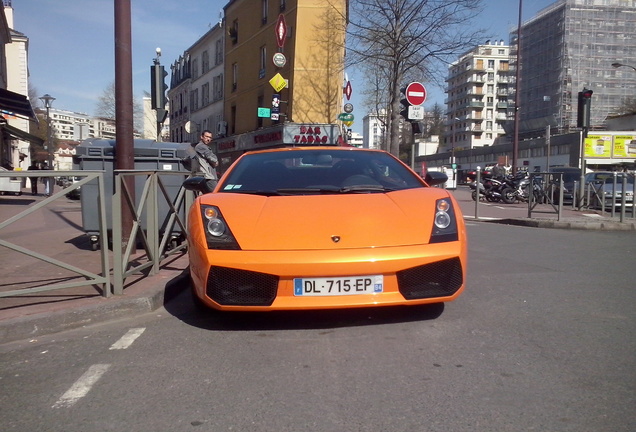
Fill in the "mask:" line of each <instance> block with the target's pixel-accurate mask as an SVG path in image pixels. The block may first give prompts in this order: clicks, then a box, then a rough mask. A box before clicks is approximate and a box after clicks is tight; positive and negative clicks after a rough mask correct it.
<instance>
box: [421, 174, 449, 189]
mask: <svg viewBox="0 0 636 432" xmlns="http://www.w3.org/2000/svg"><path fill="white" fill-rule="evenodd" d="M424 181H425V182H426V183H428V185H429V186H436V185H440V184H444V183H446V182H447V181H448V176H447V175H446V174H444V173H443V172H439V171H429V172H427V173H426V177H424Z"/></svg>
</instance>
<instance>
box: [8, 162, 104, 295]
mask: <svg viewBox="0 0 636 432" xmlns="http://www.w3.org/2000/svg"><path fill="white" fill-rule="evenodd" d="M64 175H67V176H76V177H84V178H83V179H82V180H80V181H78V182H77V183H73V184H72V185H70V186H69V187H68V188H65V189H62V190H60V191H59V192H56V193H53V194H52V195H51V196H49V197H47V198H46V199H44V200H42V201H40V202H37V203H35V204H32V205H30V206H28V208H27V209H26V210H24V211H23V212H20V213H18V214H17V215H15V216H13V217H11V218H9V219H7V220H5V221H3V222H1V223H0V232H1V231H2V229H4V228H6V227H7V226H9V225H11V224H12V223H15V222H17V221H18V220H21V219H23V218H25V217H26V216H28V215H30V214H31V213H33V212H35V211H37V210H39V209H40V208H42V207H44V206H46V205H48V204H51V203H52V202H53V201H55V200H57V199H59V198H61V197H63V196H65V195H66V194H67V193H68V192H70V191H72V190H75V189H79V188H80V187H81V186H82V185H84V184H86V183H88V182H89V181H91V180H94V179H97V183H98V190H99V196H98V207H99V209H98V211H99V216H98V218H99V229H100V232H101V233H102V234H105V233H106V202H105V193H104V172H103V171H91V172H86V171H64ZM31 176H33V172H28V171H22V172H20V171H9V172H2V173H0V178H2V177H13V178H24V177H31ZM37 176H38V177H44V178H46V179H47V181H48V182H51V183H53V182H54V181H55V177H59V176H60V171H38V172H37ZM0 246H4V247H6V248H8V249H11V250H13V251H15V252H19V253H21V254H24V255H27V256H30V257H33V258H36V259H38V260H40V261H44V262H46V263H49V264H52V265H53V266H55V267H59V268H63V269H66V270H69V271H71V272H73V273H76V274H78V275H81V276H83V277H85V278H86V279H85V280H83V281H74V282H66V283H57V284H54V285H48V284H47V285H43V286H38V287H33V288H23V289H19V290H12V291H4V292H0V297H11V296H16V295H25V294H31V293H35V292H44V291H54V290H59V289H64V288H73V287H80V286H92V285H98V286H101V288H102V295H103V296H104V297H109V296H110V295H111V289H110V272H109V269H110V266H109V258H108V253H107V252H108V251H107V250H106V246H104V245H102V247H101V274H95V273H92V272H89V271H87V270H84V269H81V268H79V267H76V266H74V265H72V264H69V263H65V262H63V261H60V260H57V259H54V258H52V257H47V256H45V255H43V254H41V253H39V252H37V251H34V250H30V249H27V248H24V247H21V246H19V245H16V244H14V243H11V242H8V241H6V240H2V239H0Z"/></svg>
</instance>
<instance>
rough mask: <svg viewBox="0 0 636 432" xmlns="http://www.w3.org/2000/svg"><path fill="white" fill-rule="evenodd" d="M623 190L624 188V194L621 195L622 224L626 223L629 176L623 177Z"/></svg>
mask: <svg viewBox="0 0 636 432" xmlns="http://www.w3.org/2000/svg"><path fill="white" fill-rule="evenodd" d="M622 186H623V188H622V191H623V192H622V193H621V222H624V221H625V202H626V199H625V195H626V192H625V191H626V190H627V176H626V175H623V184H622Z"/></svg>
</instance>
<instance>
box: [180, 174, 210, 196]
mask: <svg viewBox="0 0 636 432" xmlns="http://www.w3.org/2000/svg"><path fill="white" fill-rule="evenodd" d="M181 185H182V186H183V188H184V189H187V190H189V191H194V192H201V193H206V192H207V191H208V189H207V186H206V179H205V177H189V178H187V179H185V181H184V182H183V183H182V184H181Z"/></svg>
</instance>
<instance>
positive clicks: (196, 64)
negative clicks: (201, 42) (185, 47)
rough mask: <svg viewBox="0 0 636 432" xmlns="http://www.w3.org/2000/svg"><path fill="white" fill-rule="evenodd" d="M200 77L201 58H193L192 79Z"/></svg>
mask: <svg viewBox="0 0 636 432" xmlns="http://www.w3.org/2000/svg"><path fill="white" fill-rule="evenodd" d="M197 78H199V59H194V60H192V79H197Z"/></svg>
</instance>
